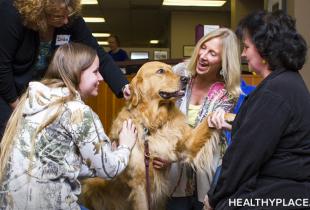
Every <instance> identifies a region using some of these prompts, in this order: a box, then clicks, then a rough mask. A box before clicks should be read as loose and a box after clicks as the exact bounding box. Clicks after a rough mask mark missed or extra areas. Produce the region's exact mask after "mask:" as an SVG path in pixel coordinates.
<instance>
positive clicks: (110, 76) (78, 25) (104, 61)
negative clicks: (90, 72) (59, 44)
mask: <svg viewBox="0 0 310 210" xmlns="http://www.w3.org/2000/svg"><path fill="white" fill-rule="evenodd" d="M71 24H72V25H71V27H72V41H74V42H80V43H84V44H86V45H88V46H91V47H93V48H94V49H96V50H97V53H98V57H99V61H100V73H101V75H102V77H103V79H104V80H105V81H106V83H107V84H108V85H109V87H110V88H111V90H112V91H113V92H114V94H115V95H116V96H117V97H122V96H123V92H122V88H123V87H124V86H125V85H126V84H128V80H127V79H126V77H125V76H124V74H123V73H122V71H121V70H120V68H119V67H118V66H117V65H116V64H115V62H114V61H113V59H112V58H111V56H110V55H109V54H108V53H107V52H105V51H104V50H103V48H102V47H100V46H99V45H98V43H97V40H96V39H95V38H94V37H93V36H92V34H91V32H90V30H89V29H88V27H87V25H86V23H85V22H84V19H83V18H82V17H75V19H74V20H73V22H72V23H71Z"/></svg>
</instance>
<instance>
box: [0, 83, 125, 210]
mask: <svg viewBox="0 0 310 210" xmlns="http://www.w3.org/2000/svg"><path fill="white" fill-rule="evenodd" d="M68 93H69V91H68V89H67V88H49V87H47V86H45V85H43V84H42V83H40V82H31V83H30V84H29V91H28V96H27V100H26V103H25V105H24V107H18V108H23V118H22V122H21V126H20V127H19V128H18V130H17V133H16V135H15V139H14V141H15V144H14V146H13V149H12V151H11V154H10V160H9V164H8V165H7V170H6V174H5V175H4V177H3V180H2V182H1V183H0V209H27V210H29V209H35V210H37V209H44V210H48V209H80V207H79V205H78V204H77V203H76V201H77V195H78V194H79V193H80V192H81V186H80V183H79V181H78V176H87V177H90V176H99V177H102V178H105V179H111V178H113V177H115V176H117V175H118V174H120V173H121V172H122V171H123V170H124V169H125V167H126V166H127V164H128V159H129V155H130V151H129V150H128V149H126V148H124V147H119V148H118V149H116V150H115V151H112V150H111V142H110V140H109V138H108V137H107V135H106V134H105V132H104V129H103V127H102V124H101V122H100V120H99V118H98V116H97V115H96V114H95V113H94V112H93V111H92V110H91V108H90V107H89V106H87V105H85V104H84V103H83V101H82V100H81V99H80V97H79V96H78V97H77V98H76V99H75V100H73V101H70V102H68V103H65V105H64V106H63V107H62V111H61V114H60V115H59V116H58V117H57V118H56V120H54V121H53V122H52V123H51V124H49V125H48V126H46V127H45V128H44V129H43V130H41V131H39V133H37V132H36V130H37V129H38V127H39V125H42V123H43V122H45V121H46V120H47V119H48V118H49V117H50V116H51V115H52V114H53V113H55V112H56V111H57V110H56V109H55V108H50V107H48V105H50V104H51V103H54V102H55V100H58V99H60V98H61V97H64V96H66V95H68ZM32 141H33V142H34V143H32ZM31 154H33V155H31ZM30 163H32V164H30Z"/></svg>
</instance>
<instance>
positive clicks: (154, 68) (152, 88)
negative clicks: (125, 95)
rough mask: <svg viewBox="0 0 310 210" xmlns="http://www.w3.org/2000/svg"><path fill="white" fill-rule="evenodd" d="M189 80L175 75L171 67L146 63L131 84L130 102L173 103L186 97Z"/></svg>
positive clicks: (134, 104) (158, 63) (156, 63)
mask: <svg viewBox="0 0 310 210" xmlns="http://www.w3.org/2000/svg"><path fill="white" fill-rule="evenodd" d="M186 82H187V79H186V78H185V77H180V76H178V75H176V74H175V73H173V71H172V69H171V66H170V65H167V64H165V63H162V62H158V61H153V62H148V63H145V64H144V65H143V66H142V67H141V68H140V69H139V71H138V73H137V75H136V76H135V77H134V78H133V79H132V81H131V83H130V91H131V99H130V102H131V104H132V105H133V106H136V105H137V104H138V103H139V102H142V101H144V102H146V101H150V100H158V101H173V100H175V99H176V98H178V97H181V96H183V95H184V88H185V83H186Z"/></svg>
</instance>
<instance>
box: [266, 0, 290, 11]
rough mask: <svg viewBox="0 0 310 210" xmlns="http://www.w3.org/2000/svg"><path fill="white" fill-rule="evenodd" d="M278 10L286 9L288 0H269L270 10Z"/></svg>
mask: <svg viewBox="0 0 310 210" xmlns="http://www.w3.org/2000/svg"><path fill="white" fill-rule="evenodd" d="M277 10H283V11H286V0H268V11H269V12H274V11H277Z"/></svg>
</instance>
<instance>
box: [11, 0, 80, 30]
mask: <svg viewBox="0 0 310 210" xmlns="http://www.w3.org/2000/svg"><path fill="white" fill-rule="evenodd" d="M61 5H65V6H66V7H67V8H68V9H69V10H70V12H71V13H75V14H78V13H79V12H80V10H81V0H14V6H15V7H16V9H17V10H18V12H19V13H20V15H21V17H22V19H23V24H24V25H25V26H26V27H28V28H31V29H33V30H35V31H46V30H47V28H48V24H47V13H46V11H57V10H59V9H60V6H61Z"/></svg>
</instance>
